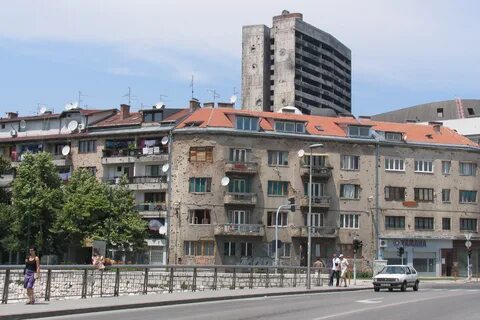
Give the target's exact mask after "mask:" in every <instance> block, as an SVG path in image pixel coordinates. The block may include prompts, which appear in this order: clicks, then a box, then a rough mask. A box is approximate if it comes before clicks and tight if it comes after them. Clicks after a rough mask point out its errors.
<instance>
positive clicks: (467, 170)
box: [459, 162, 477, 176]
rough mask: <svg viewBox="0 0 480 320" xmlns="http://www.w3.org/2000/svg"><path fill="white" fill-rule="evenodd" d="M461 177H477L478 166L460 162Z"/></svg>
mask: <svg viewBox="0 0 480 320" xmlns="http://www.w3.org/2000/svg"><path fill="white" fill-rule="evenodd" d="M459 168H460V175H461V176H475V175H477V164H476V163H470V162H460V166H459Z"/></svg>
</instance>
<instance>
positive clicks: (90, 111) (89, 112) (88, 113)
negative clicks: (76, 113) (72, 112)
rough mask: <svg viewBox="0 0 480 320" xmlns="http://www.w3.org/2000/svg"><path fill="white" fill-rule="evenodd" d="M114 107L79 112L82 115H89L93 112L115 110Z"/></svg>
mask: <svg viewBox="0 0 480 320" xmlns="http://www.w3.org/2000/svg"><path fill="white" fill-rule="evenodd" d="M115 110H116V109H97V110H83V109H82V110H80V114H82V115H84V116H90V115H92V114H95V113H101V112H106V111H115Z"/></svg>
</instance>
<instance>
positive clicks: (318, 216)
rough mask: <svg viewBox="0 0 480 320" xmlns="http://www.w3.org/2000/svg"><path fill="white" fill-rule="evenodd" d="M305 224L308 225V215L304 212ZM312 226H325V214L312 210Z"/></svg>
mask: <svg viewBox="0 0 480 320" xmlns="http://www.w3.org/2000/svg"><path fill="white" fill-rule="evenodd" d="M304 222H305V225H306V226H308V215H307V214H305V218H304ZM311 226H312V227H317V228H318V227H324V226H325V214H324V213H318V212H317V213H316V212H312V224H311Z"/></svg>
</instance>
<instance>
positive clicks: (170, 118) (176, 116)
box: [164, 109, 190, 121]
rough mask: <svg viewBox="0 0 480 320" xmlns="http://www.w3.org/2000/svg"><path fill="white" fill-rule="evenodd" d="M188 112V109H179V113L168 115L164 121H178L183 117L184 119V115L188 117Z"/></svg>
mask: <svg viewBox="0 0 480 320" xmlns="http://www.w3.org/2000/svg"><path fill="white" fill-rule="evenodd" d="M189 112H190V109H181V110H180V111H178V112H175V113H174V114H171V115H169V116H168V117H167V118H165V119H164V120H165V121H174V120H175V121H176V120H180V119H182V118H183V117H185V116H186V115H188V113H189Z"/></svg>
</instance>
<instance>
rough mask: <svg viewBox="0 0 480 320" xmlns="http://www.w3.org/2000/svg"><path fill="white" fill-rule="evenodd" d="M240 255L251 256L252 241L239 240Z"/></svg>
mask: <svg viewBox="0 0 480 320" xmlns="http://www.w3.org/2000/svg"><path fill="white" fill-rule="evenodd" d="M240 255H241V256H242V257H252V256H253V243H251V242H240Z"/></svg>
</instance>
